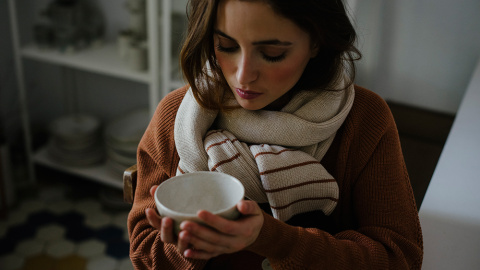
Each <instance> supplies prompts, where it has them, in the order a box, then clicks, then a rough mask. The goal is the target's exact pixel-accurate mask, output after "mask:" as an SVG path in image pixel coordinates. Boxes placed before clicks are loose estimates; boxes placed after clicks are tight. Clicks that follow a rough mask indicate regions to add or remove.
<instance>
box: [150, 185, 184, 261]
mask: <svg viewBox="0 0 480 270" xmlns="http://www.w3.org/2000/svg"><path fill="white" fill-rule="evenodd" d="M157 187H158V186H152V187H151V188H150V195H151V196H152V197H154V194H155V190H157ZM145 215H146V216H147V220H148V222H149V223H150V225H151V226H152V227H154V228H156V229H158V230H159V231H160V238H161V239H162V242H164V243H170V244H175V245H177V249H178V252H180V253H184V252H185V250H186V249H187V247H188V241H185V240H182V239H177V237H176V236H175V234H174V233H173V220H172V219H171V218H169V217H160V216H159V215H158V213H157V211H156V210H155V209H152V208H147V209H146V210H145Z"/></svg>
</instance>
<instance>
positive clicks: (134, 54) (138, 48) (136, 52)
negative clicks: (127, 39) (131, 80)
mask: <svg viewBox="0 0 480 270" xmlns="http://www.w3.org/2000/svg"><path fill="white" fill-rule="evenodd" d="M127 62H128V65H129V66H130V68H131V69H133V70H138V71H144V70H147V68H148V49H147V44H146V42H144V41H141V42H132V43H130V46H129V48H128V53H127Z"/></svg>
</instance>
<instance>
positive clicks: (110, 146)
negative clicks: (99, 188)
mask: <svg viewBox="0 0 480 270" xmlns="http://www.w3.org/2000/svg"><path fill="white" fill-rule="evenodd" d="M149 121H150V115H149V113H148V109H141V110H135V111H133V112H131V113H128V114H126V115H124V116H122V117H119V118H117V119H114V120H113V121H111V122H110V123H107V125H106V127H105V141H106V153H107V165H108V166H109V167H110V168H111V169H112V170H113V171H114V172H115V173H119V174H123V172H124V171H125V169H127V168H128V167H130V166H132V165H134V164H136V163H137V147H138V143H139V142H140V139H141V138H142V136H143V133H144V132H145V129H146V128H147V126H148V123H149Z"/></svg>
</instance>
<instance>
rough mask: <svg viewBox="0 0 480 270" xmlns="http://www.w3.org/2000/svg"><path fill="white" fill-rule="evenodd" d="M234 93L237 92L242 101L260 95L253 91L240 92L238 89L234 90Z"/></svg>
mask: <svg viewBox="0 0 480 270" xmlns="http://www.w3.org/2000/svg"><path fill="white" fill-rule="evenodd" d="M235 91H236V92H237V94H238V96H239V97H241V98H243V99H254V98H256V97H258V96H260V95H261V94H262V93H258V92H254V91H248V90H242V89H240V88H237V89H235Z"/></svg>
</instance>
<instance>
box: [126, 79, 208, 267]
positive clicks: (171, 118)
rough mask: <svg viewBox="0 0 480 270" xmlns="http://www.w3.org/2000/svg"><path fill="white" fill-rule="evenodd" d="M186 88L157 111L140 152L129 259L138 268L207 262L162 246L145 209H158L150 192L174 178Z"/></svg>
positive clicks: (131, 216) (140, 144)
mask: <svg viewBox="0 0 480 270" xmlns="http://www.w3.org/2000/svg"><path fill="white" fill-rule="evenodd" d="M185 92H186V89H185V88H182V89H179V90H176V91H174V92H172V93H170V94H169V95H168V96H167V97H165V98H164V99H163V100H162V101H161V102H160V104H159V105H158V107H157V110H156V112H155V114H154V116H153V118H152V120H151V122H150V124H149V126H148V128H147V130H146V131H145V134H144V135H143V137H142V139H141V141H140V143H139V146H138V150H137V168H138V171H137V187H136V190H135V199H134V203H133V205H132V209H131V211H130V213H129V216H128V230H129V237H130V258H131V260H132V263H133V265H134V267H135V269H201V268H203V266H204V265H205V263H206V261H201V260H191V259H186V258H185V257H184V256H183V255H182V254H180V253H179V252H178V251H177V249H176V246H175V245H172V244H166V243H163V242H162V241H161V239H160V232H159V231H158V230H157V229H155V228H153V227H152V226H150V224H149V223H148V221H147V218H146V216H145V209H146V208H153V209H156V207H155V202H154V200H153V198H152V197H151V196H150V193H149V190H150V188H151V187H152V186H153V185H158V184H160V183H161V182H163V181H165V180H166V179H168V178H170V177H172V176H174V175H175V171H176V167H177V165H178V161H179V158H178V155H177V154H176V150H175V144H174V140H173V131H174V122H175V116H176V112H177V108H178V106H179V105H180V102H181V100H182V99H183V96H184V95H185Z"/></svg>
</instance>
